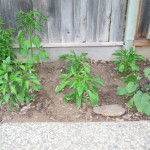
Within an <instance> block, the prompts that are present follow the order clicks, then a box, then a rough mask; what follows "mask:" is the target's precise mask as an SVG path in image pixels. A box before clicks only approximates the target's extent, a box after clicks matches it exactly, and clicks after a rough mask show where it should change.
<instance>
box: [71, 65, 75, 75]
mask: <svg viewBox="0 0 150 150" xmlns="http://www.w3.org/2000/svg"><path fill="white" fill-rule="evenodd" d="M71 73H72V74H74V75H75V74H76V68H75V67H74V66H71Z"/></svg>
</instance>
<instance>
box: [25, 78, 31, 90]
mask: <svg viewBox="0 0 150 150" xmlns="http://www.w3.org/2000/svg"><path fill="white" fill-rule="evenodd" d="M24 86H25V89H27V90H29V86H30V82H29V81H27V80H26V81H25V82H24Z"/></svg>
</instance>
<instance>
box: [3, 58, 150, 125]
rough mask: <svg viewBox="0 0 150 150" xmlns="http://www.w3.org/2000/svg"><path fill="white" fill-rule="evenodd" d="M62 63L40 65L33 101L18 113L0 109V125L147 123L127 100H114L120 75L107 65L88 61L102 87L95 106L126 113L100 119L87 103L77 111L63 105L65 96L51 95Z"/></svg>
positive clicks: (146, 63)
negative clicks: (38, 87) (38, 88)
mask: <svg viewBox="0 0 150 150" xmlns="http://www.w3.org/2000/svg"><path fill="white" fill-rule="evenodd" d="M139 65H140V71H141V72H142V71H143V70H144V68H145V67H150V62H149V61H145V62H140V63H139ZM65 67H66V62H61V61H57V62H44V63H41V64H38V65H36V70H37V73H38V75H39V78H40V80H41V84H42V90H41V91H39V92H37V93H35V94H36V97H35V99H34V100H33V101H31V102H30V103H29V104H22V105H21V106H20V108H19V110H17V111H16V110H11V111H10V110H8V108H7V105H6V104H3V105H1V106H0V122H3V123H4V122H84V121H86V122H92V121H93V122H97V121H98V122H99V121H138V120H149V119H150V117H148V116H145V115H144V114H143V113H138V112H137V110H136V109H135V108H132V109H128V107H127V106H126V104H127V102H128V100H127V99H126V98H125V97H124V96H117V95H116V90H117V87H118V86H120V85H123V83H122V82H121V81H120V80H119V79H120V77H121V75H120V74H118V72H117V71H115V70H114V67H115V64H114V63H113V62H111V61H91V69H92V75H96V76H99V77H100V78H101V79H102V80H103V81H104V83H105V87H104V88H102V87H100V86H99V106H101V105H107V104H108V105H109V104H119V105H122V107H123V108H125V109H126V112H125V114H124V115H122V116H119V117H104V116H102V115H97V114H95V113H94V112H93V108H92V106H91V104H90V102H88V103H87V104H85V103H82V107H81V108H80V109H78V108H77V107H76V106H75V103H74V102H64V101H63V96H64V93H66V92H67V89H64V91H63V92H60V93H58V94H56V93H55V88H56V86H57V85H58V84H59V83H60V81H61V79H59V78H58V75H60V74H61V72H63V69H64V68H65Z"/></svg>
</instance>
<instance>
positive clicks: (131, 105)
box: [127, 98, 134, 108]
mask: <svg viewBox="0 0 150 150" xmlns="http://www.w3.org/2000/svg"><path fill="white" fill-rule="evenodd" d="M133 105H134V99H133V98H131V99H130V100H129V102H128V103H127V106H128V107H129V108H132V107H133Z"/></svg>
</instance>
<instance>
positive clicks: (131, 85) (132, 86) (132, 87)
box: [126, 82, 139, 94]
mask: <svg viewBox="0 0 150 150" xmlns="http://www.w3.org/2000/svg"><path fill="white" fill-rule="evenodd" d="M138 86H139V85H138V84H137V83H134V82H129V83H128V84H127V86H126V90H127V92H128V93H129V94H130V93H133V92H135V91H136V90H137V88H138Z"/></svg>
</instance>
